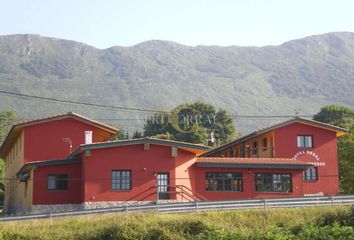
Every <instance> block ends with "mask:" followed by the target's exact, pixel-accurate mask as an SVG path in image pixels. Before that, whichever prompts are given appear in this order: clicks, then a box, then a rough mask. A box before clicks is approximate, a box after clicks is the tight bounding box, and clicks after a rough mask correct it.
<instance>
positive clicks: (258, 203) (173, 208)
mask: <svg viewBox="0 0 354 240" xmlns="http://www.w3.org/2000/svg"><path fill="white" fill-rule="evenodd" d="M352 204H354V195H343V196H316V197H299V198H271V199H252V200H235V201H202V202H179V203H164V204H157V203H151V204H146V205H130V206H119V207H114V208H100V209H87V210H82V211H70V212H60V213H48V214H36V215H23V216H9V217H0V222H7V221H21V220H34V219H43V218H54V217H67V216H79V215H88V214H104V213H116V212H159V213H186V212H198V211H213V210H214V211H215V210H233V209H250V208H265V209H267V208H280V207H282V208H284V207H305V206H339V205H352Z"/></svg>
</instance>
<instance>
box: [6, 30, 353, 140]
mask: <svg viewBox="0 0 354 240" xmlns="http://www.w3.org/2000/svg"><path fill="white" fill-rule="evenodd" d="M0 89H1V90H7V91H13V92H18V93H25V94H32V95H40V96H47V97H54V98H60V99H68V100H76V101H82V102H90V103H98V104H107V105H118V106H130V107H140V108H152V109H169V108H172V107H174V106H176V105H177V104H179V103H182V102H186V101H193V100H202V101H205V102H209V103H212V104H214V105H216V106H218V107H223V108H226V109H227V110H228V111H229V112H231V113H233V114H240V115H262V114H266V115H277V114H294V113H295V111H298V112H300V113H305V114H307V113H316V112H318V110H319V108H320V107H321V106H323V105H325V104H328V103H337V104H344V105H348V106H351V107H354V93H353V90H354V33H347V32H339V33H328V34H323V35H317V36H311V37H307V38H304V39H299V40H293V41H290V42H286V43H284V44H282V45H280V46H266V47H237V46H230V47H219V46H197V47H190V46H185V45H181V44H177V43H174V42H168V41H147V42H143V43H140V44H137V45H135V46H132V47H112V48H108V49H103V50H102V49H97V48H94V47H91V46H88V45H85V44H82V43H78V42H73V41H68V40H61V39H54V38H46V37H41V36H38V35H10V36H0ZM0 110H15V111H16V112H17V113H18V114H19V115H22V116H24V117H26V118H33V117H39V116H43V115H48V114H56V113H58V112H66V111H75V112H78V113H81V114H85V115H87V116H90V117H93V118H96V119H104V121H106V122H108V123H111V124H119V125H121V126H122V127H123V128H125V129H127V130H132V129H134V128H138V127H139V126H141V125H142V124H143V121H141V120H139V121H137V120H116V119H135V118H138V119H144V117H145V115H146V113H136V112H131V111H130V112H129V111H116V110H109V109H102V108H94V107H84V106H78V105H71V104H59V103H53V102H47V101H38V100H33V99H26V98H13V97H9V96H6V95H3V94H1V95H0ZM277 120H278V119H271V120H270V119H266V120H260V119H258V120H255V119H249V118H247V119H245V118H236V119H235V121H236V123H237V125H238V126H237V127H238V129H239V130H240V131H241V132H242V133H245V132H247V131H250V130H252V129H253V128H255V127H258V126H261V125H264V124H266V123H269V122H271V121H277Z"/></svg>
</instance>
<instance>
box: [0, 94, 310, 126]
mask: <svg viewBox="0 0 354 240" xmlns="http://www.w3.org/2000/svg"><path fill="white" fill-rule="evenodd" d="M0 93H1V94H5V95H9V96H11V97H26V98H33V99H39V100H46V101H53V102H60V103H69V104H76V105H84V106H89V107H101V108H109V109H119V110H125V111H138V112H149V113H165V114H169V113H171V112H169V111H163V110H151V109H143V108H132V107H124V106H113V105H103V104H96V103H85V102H79V101H73V100H65V99H58V98H50V97H42V96H36V95H29V94H23V93H15V92H9V91H4V90H0ZM229 116H231V117H233V118H254V119H266V118H292V117H313V116H314V114H303V115H299V114H295V115H240V114H229ZM95 120H127V121H129V120H137V119H119V118H102V119H95ZM141 120H143V119H141ZM144 120H145V119H144Z"/></svg>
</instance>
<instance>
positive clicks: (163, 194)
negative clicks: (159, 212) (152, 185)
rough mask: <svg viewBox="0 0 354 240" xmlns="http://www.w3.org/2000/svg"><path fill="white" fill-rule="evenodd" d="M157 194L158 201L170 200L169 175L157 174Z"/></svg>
mask: <svg viewBox="0 0 354 240" xmlns="http://www.w3.org/2000/svg"><path fill="white" fill-rule="evenodd" d="M156 177H157V192H158V197H159V199H158V200H163V199H170V194H169V185H170V178H169V174H168V173H158V174H157V176H156Z"/></svg>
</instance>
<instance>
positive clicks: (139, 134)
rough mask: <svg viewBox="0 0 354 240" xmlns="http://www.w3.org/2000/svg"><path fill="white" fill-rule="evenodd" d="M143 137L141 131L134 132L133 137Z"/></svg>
mask: <svg viewBox="0 0 354 240" xmlns="http://www.w3.org/2000/svg"><path fill="white" fill-rule="evenodd" d="M142 137H143V134H142V133H141V132H139V131H135V132H133V135H132V139H134V138H142Z"/></svg>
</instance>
